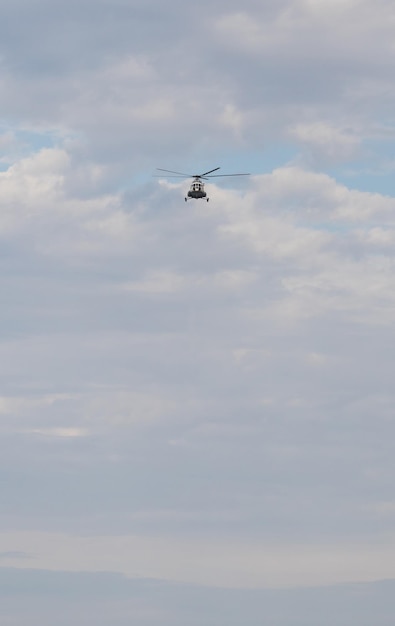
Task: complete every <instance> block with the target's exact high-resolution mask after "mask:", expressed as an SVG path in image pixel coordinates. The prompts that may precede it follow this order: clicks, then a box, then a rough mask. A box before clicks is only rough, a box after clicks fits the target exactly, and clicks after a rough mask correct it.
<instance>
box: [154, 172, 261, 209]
mask: <svg viewBox="0 0 395 626" xmlns="http://www.w3.org/2000/svg"><path fill="white" fill-rule="evenodd" d="M156 169H157V170H158V171H159V172H166V173H168V174H171V176H168V178H192V179H193V180H192V183H191V186H190V188H189V191H188V194H187V195H186V196H185V202H187V200H188V198H194V199H195V200H199V199H200V198H206V201H207V202H208V201H209V198H208V196H207V193H206V192H205V191H204V182H203V180H210V178H222V177H224V176H249V174H213V172H217V171H218V170H219V169H221V168H220V167H215V168H214V169H213V170H209V171H208V172H204V173H203V174H183V173H182V172H173V171H172V170H164V169H162V168H161V167H157V168H156Z"/></svg>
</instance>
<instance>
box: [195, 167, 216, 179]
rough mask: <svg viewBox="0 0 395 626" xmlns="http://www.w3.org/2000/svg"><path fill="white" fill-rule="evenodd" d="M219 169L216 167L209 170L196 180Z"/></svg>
mask: <svg viewBox="0 0 395 626" xmlns="http://www.w3.org/2000/svg"><path fill="white" fill-rule="evenodd" d="M220 169H221V168H220V167H216V168H214V169H213V170H210V171H209V172H204V174H200V176H198V177H197V178H202V176H206V174H211V172H216V171H217V170H220Z"/></svg>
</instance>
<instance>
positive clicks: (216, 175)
mask: <svg viewBox="0 0 395 626" xmlns="http://www.w3.org/2000/svg"><path fill="white" fill-rule="evenodd" d="M223 176H251V174H213V175H212V176H207V178H222V177H223Z"/></svg>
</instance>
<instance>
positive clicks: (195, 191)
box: [188, 180, 207, 200]
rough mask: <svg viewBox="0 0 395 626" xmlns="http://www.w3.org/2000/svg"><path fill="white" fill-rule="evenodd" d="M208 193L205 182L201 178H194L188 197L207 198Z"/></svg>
mask: <svg viewBox="0 0 395 626" xmlns="http://www.w3.org/2000/svg"><path fill="white" fill-rule="evenodd" d="M206 197H207V194H206V192H205V191H204V183H202V181H200V180H194V181H193V183H192V185H191V186H190V189H189V191H188V198H195V199H196V200H198V199H199V198H206Z"/></svg>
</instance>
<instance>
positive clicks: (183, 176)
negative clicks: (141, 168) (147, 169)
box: [152, 174, 190, 180]
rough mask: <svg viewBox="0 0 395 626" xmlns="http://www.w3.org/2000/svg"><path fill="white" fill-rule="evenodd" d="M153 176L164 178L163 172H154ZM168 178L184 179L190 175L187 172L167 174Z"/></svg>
mask: <svg viewBox="0 0 395 626" xmlns="http://www.w3.org/2000/svg"><path fill="white" fill-rule="evenodd" d="M152 176H153V178H163V174H152ZM166 178H182V179H183V180H184V179H185V178H190V176H187V175H186V174H172V175H171V176H166Z"/></svg>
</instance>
